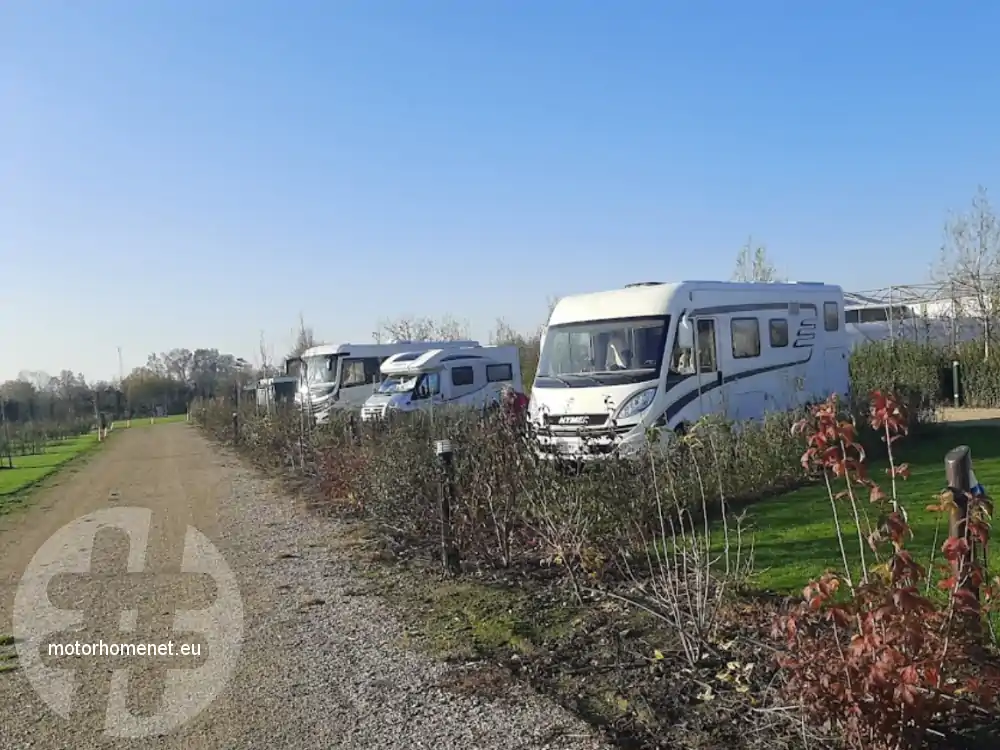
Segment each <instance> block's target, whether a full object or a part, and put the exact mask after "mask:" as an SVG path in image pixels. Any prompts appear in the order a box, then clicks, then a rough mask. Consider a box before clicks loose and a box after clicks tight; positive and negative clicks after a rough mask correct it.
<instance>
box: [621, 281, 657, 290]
mask: <svg viewBox="0 0 1000 750" xmlns="http://www.w3.org/2000/svg"><path fill="white" fill-rule="evenodd" d="M662 283H663V282H662V281H637V282H635V283H634V284H626V285H625V288H626V289H631V288H632V287H634V286H659V285H660V284H662Z"/></svg>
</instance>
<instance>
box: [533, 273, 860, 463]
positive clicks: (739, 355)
mask: <svg viewBox="0 0 1000 750" xmlns="http://www.w3.org/2000/svg"><path fill="white" fill-rule="evenodd" d="M844 328H845V326H844V296H843V292H842V290H841V288H840V287H838V286H829V285H826V284H820V283H806V282H797V283H789V284H760V283H733V282H720V281H683V282H679V283H669V284H668V283H660V282H650V283H641V284H630V285H628V286H626V287H625V288H623V289H617V290H614V291H607V292H597V293H593V294H581V295H576V296H572V297H564V298H562V299H561V300H560V301H559V302H558V304H557V305H556V306H555V308H554V309H553V311H552V315H551V317H550V319H549V322H548V326H547V328H546V330H545V334H544V336H543V338H542V345H541V356H540V359H539V362H538V371H537V373H536V375H535V381H534V383H533V385H532V388H531V402H530V404H529V407H528V415H529V419H530V420H531V422H532V424H533V425H534V427H535V429H536V432H537V435H538V441H539V450H540V452H541V454H542V455H543V456H545V457H548V458H557V457H573V458H578V459H585V460H586V459H593V458H599V457H601V456H604V455H608V454H611V453H614V452H616V451H617V452H618V453H619V454H621V455H628V454H630V453H634V452H636V450H637V449H639V448H640V447H641V446H642V445H643V444H644V442H645V437H646V431H647V429H648V428H649V427H653V426H655V427H661V428H665V430H667V431H675V432H683V431H684V430H685V429H686V428H687V426H689V425H691V424H692V423H694V422H695V421H697V420H698V419H699V418H701V417H702V416H704V415H707V414H723V415H725V416H727V417H729V418H730V419H734V420H746V419H758V418H760V417H762V416H763V415H764V414H765V413H766V412H768V411H774V410H788V409H791V408H795V407H797V406H800V405H803V404H805V403H808V402H810V401H815V400H819V399H823V398H826V397H827V396H829V395H830V394H831V393H838V394H842V395H846V394H847V391H848V387H849V376H848V342H847V337H846V334H845V330H844Z"/></svg>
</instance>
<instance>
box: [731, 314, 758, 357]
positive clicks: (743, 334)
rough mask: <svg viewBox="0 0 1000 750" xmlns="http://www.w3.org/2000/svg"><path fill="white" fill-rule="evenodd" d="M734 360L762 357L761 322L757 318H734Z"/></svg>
mask: <svg viewBox="0 0 1000 750" xmlns="http://www.w3.org/2000/svg"><path fill="white" fill-rule="evenodd" d="M730 330H731V331H732V334H733V359H748V358H749V357H759V356H760V321H759V320H757V318H733V321H732V323H731V324H730Z"/></svg>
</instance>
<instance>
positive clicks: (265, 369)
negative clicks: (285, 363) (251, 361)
mask: <svg viewBox="0 0 1000 750" xmlns="http://www.w3.org/2000/svg"><path fill="white" fill-rule="evenodd" d="M258 354H259V355H260V369H259V370H258V374H259V376H260V378H273V377H277V375H278V374H279V372H278V368H277V367H276V366H275V364H274V357H272V355H271V350H270V347H268V345H267V339H265V338H264V332H263V331H261V332H260V343H259V344H258Z"/></svg>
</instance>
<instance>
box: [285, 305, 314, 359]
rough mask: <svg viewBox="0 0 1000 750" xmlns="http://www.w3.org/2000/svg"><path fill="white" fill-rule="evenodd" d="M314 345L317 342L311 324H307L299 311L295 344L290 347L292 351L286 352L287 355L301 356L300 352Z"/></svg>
mask: <svg viewBox="0 0 1000 750" xmlns="http://www.w3.org/2000/svg"><path fill="white" fill-rule="evenodd" d="M314 346H319V342H318V341H316V336H315V335H314V334H313V329H312V326H307V325H306V321H305V318H303V317H302V313H299V331H298V333H297V334H296V336H295V345H294V346H293V347H292V351H290V352H289V353H288V357H301V356H302V352H304V351H305V350H306V349H312V348H313V347H314ZM288 357H286V359H287V358H288Z"/></svg>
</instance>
